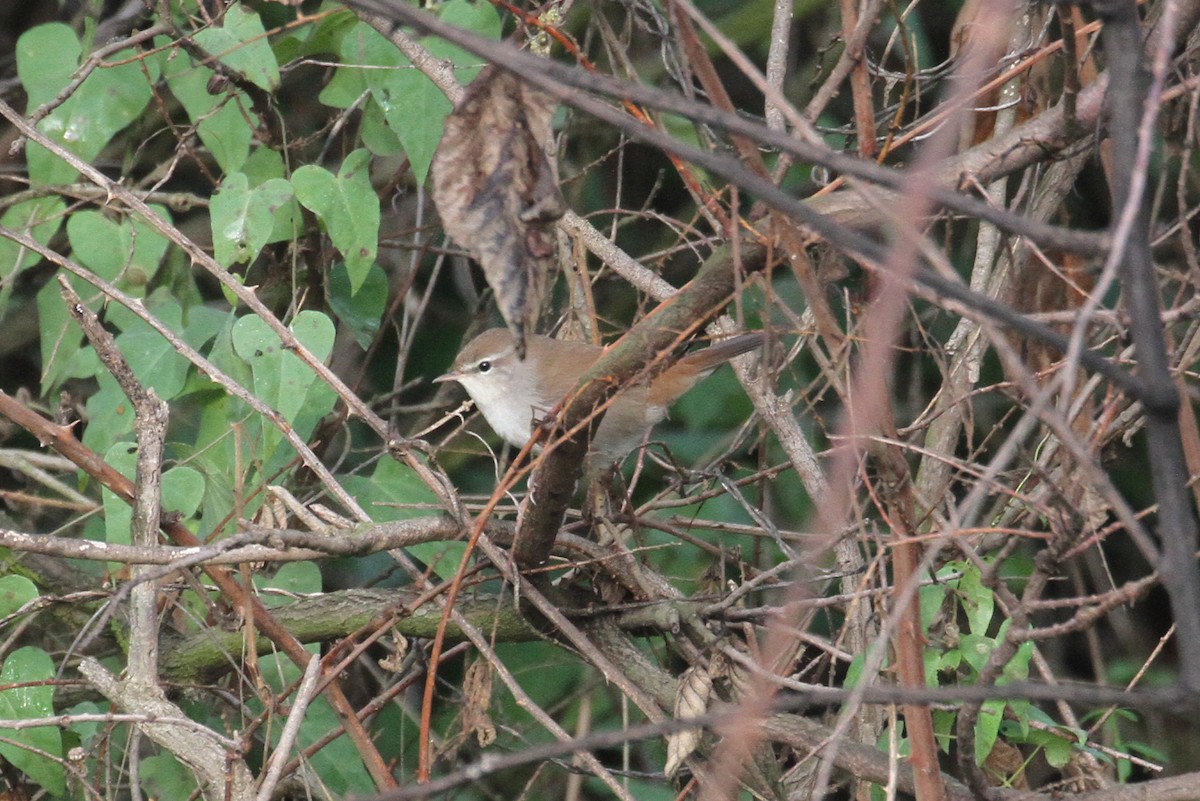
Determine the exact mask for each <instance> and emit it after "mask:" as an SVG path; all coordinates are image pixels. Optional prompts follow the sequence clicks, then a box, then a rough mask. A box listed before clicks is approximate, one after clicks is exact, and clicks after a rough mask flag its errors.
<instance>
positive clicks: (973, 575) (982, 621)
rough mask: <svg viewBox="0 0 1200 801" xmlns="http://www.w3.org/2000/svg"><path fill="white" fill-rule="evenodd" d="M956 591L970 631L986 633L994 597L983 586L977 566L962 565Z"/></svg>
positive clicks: (990, 618) (994, 600)
mask: <svg viewBox="0 0 1200 801" xmlns="http://www.w3.org/2000/svg"><path fill="white" fill-rule="evenodd" d="M958 592H959V597H960V599H961V601H962V605H963V610H964V611H966V613H967V622H968V624H969V625H970V628H971V633H972V634H980V635H982V634H987V630H988V626H990V625H991V623H992V613H993V611H994V610H995V606H996V599H995V596H994V595H993V594H992V591H991V590H990V589H988V588H987V587H985V586H983V577H982V575H981V574H980V572H979V568H977V567H975V566H974V565H971V564H964V565H963V576H962V578H961V579H959V581H958Z"/></svg>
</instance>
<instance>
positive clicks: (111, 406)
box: [83, 349, 133, 453]
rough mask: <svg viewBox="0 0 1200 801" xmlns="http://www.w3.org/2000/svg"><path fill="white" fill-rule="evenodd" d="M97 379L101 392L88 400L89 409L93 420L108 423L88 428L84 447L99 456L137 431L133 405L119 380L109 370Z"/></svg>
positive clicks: (90, 418)
mask: <svg viewBox="0 0 1200 801" xmlns="http://www.w3.org/2000/svg"><path fill="white" fill-rule="evenodd" d="M89 352H90V349H89ZM97 380H98V381H99V383H100V389H99V390H98V391H97V392H96V393H95V394H94V395H92V396H91V397H90V398H88V401H87V405H86V407H85V409H86V411H87V417H88V419H89V420H97V421H101V420H102V421H104V422H103V424H102V425H89V426H88V427H87V428H86V429H84V432H83V444H84V445H86V446H87V447H89V448H91V449H92V450H93V451H95V452H96V453H106V452H107V451H108V449H109V448H111V447H112V446H113V443H115V442H117V441H119V440H120V439H121V438H122V437H124V436H125V435H126V434H128V433H129V432H130V431H132V430H133V405H132V404H131V403H130V402H129V398H127V397H125V393H124V391H122V389H121V387H120V385H119V384H117V379H115V378H113V377H112V376H111V375H109V374H108V372H107V371H101V372H100V373H99V377H98V379H97Z"/></svg>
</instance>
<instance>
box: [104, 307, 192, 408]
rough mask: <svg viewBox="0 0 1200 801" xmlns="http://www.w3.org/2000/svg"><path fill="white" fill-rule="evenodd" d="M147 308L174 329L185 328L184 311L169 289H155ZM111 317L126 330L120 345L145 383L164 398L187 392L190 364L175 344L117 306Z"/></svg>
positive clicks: (167, 398)
mask: <svg viewBox="0 0 1200 801" xmlns="http://www.w3.org/2000/svg"><path fill="white" fill-rule="evenodd" d="M146 309H147V311H149V312H150V313H151V314H153V315H154V316H155V317H157V318H158V319H159V320H160V321H161V322H162V323H163V324H164V325H165V326H166V327H167V328H168V329H170V330H171V331H182V330H183V310H182V309H181V308H180V307H179V303H178V302H177V301H176V300H175V299H174V298H172V297H170V295H169V294H168V293H166V292H162V291H159V292H155V293H154V295H153V296H152V297H151V298H150V299H149V300H148V301H147V302H146ZM108 317H109V320H110V321H111V322H113V323H114V325H117V326H118V327H120V328H121V329H123V330H122V333H121V334H120V335H118V336H117V339H116V344H117V347H118V348H119V349H120V351H121V353H122V354H123V355H124V356H125V360H126V361H127V362H129V366H130V368H132V369H133V374H134V376H135V377H136V378H137V380H138V381H139V382H141V384H142V386H144V387H146V388H147V389H153V390H154V391H155V393H157V394H158V397H159V398H161V399H162V400H171V399H172V398H174V397H176V396H177V395H179V393H180V392H181V391H183V387H184V384H185V383H186V382H187V374H188V370H189V368H190V364H189V363H188V362H187V360H185V359H184V358H183V357H182V356H180V355H179V352H178V351H177V350H176V349H175V346H174V345H173V344H171V343H170V342H168V341H167V339H166V338H165V337H164V336H163V335H162V334H160V333H159V332H158V331H155V330H154V329H153V328H151V327H150V324H149V323H146V322H145V321H143V320H141V319H139V318H137V317H134V316H133V315H132V314H127V313H125V312H123V311H121V310H120V309H118V308H114V309H113V310H112V311H111V312H110V314H109V316H108Z"/></svg>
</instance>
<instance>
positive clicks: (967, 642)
mask: <svg viewBox="0 0 1200 801" xmlns="http://www.w3.org/2000/svg"><path fill="white" fill-rule="evenodd" d="M995 648H996V641H995V640H994V639H992V638H991V637H983V636H981V635H979V634H964V635H962V638H961V640H959V651H960V652H961V653H962V658H963V659H964V660H965V661H966V663H967V664H968V665H970V666H971V667H973V668H974V669H975V672H976V673H979V672H981V671H982V670H983V669H984V667H985V666H986V665H987V661H988V659H989V658H990V657H991V655H992V651H993V650H995Z"/></svg>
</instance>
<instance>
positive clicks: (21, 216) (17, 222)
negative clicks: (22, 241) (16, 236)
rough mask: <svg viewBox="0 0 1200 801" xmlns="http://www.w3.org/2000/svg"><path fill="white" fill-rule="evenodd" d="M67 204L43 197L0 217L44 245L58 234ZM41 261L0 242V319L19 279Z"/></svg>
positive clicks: (2, 222) (7, 242)
mask: <svg viewBox="0 0 1200 801" xmlns="http://www.w3.org/2000/svg"><path fill="white" fill-rule="evenodd" d="M66 208H67V206H66V204H65V203H63V201H62V200H61V199H60V198H58V197H41V198H34V199H33V200H24V201H21V202H20V203H16V204H14V205H13V206H12V207H11V208H9V209H8V211H6V212H4V214H3V216H0V225H3V226H4V227H5V228H10V229H12V230H14V231H17V232H19V233H23V234H26V235H28V236H31V237H33V239H34V240H36V241H37V242H39V243H41V244H43V245H45V244H46V243H48V242H49V241H50V237H52V236H54V235H55V234H56V233H58V228H59V225H61V224H62V217H63V213H64V212H65V211H66ZM41 259H42V257H41V256H39V255H38V254H36V253H34V252H33V251H30V250H28V249H27V248H24V247H22V246H21V245H18V244H17V243H16V242H13V241H12V240H11V239H2V238H0V318H2V317H3V316H4V313H5V311H7V309H8V301H9V299H10V298H11V297H12V292H13V287H14V286H16V283H17V282H16V280H15V279H16V277H17V276H18V275H19V274H20V273H21V272H22V271H23V270H25V269H26V268H28V267H32V266H33V265H35V264H37V263H38V262H39V261H41Z"/></svg>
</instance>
